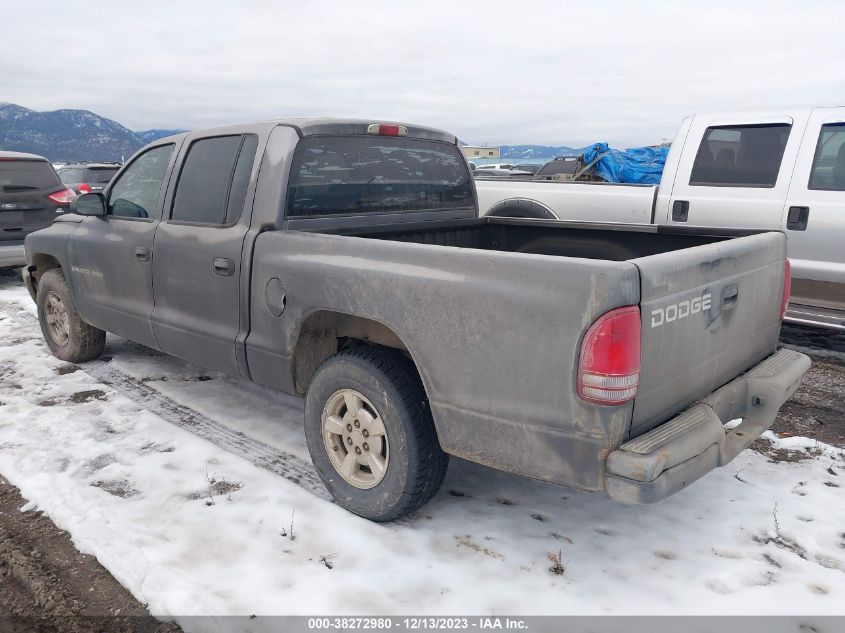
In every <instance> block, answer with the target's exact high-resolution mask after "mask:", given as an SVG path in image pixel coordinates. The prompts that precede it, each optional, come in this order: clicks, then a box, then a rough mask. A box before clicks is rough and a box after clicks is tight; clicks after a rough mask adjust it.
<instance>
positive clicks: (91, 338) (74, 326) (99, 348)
mask: <svg viewBox="0 0 845 633" xmlns="http://www.w3.org/2000/svg"><path fill="white" fill-rule="evenodd" d="M35 303H36V304H37V306H38V321H39V322H40V323H41V333H42V334H43V335H44V340H45V341H46V342H47V347H49V348H50V351H51V352H52V353H53V356H55V357H57V358H60V359H62V360H65V361H68V362H70V363H84V362H86V361H89V360H93V359H95V358H97V357H98V356H99V355H100V354H102V353H103V348H104V347H105V345H106V333H105V332H104V331H103V330H100V329H97V328H95V327H94V326H93V325H89V324H88V323H86V322H85V321H83V320H82V317H81V316H79V312H78V311H77V310H76V304H75V303H74V302H73V295H72V294H71V291H70V288H69V287H68V285H67V280H66V279H65V275H64V273H63V272H62V270H61V269H60V268H53V269H50V270H48V271H46V272H45V273H44V274H43V275H41V279H39V280H38V294H37V295H36V297H35Z"/></svg>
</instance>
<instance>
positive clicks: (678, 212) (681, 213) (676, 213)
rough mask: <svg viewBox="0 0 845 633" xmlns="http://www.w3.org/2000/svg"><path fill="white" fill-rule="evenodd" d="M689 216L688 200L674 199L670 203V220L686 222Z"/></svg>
mask: <svg viewBox="0 0 845 633" xmlns="http://www.w3.org/2000/svg"><path fill="white" fill-rule="evenodd" d="M687 218H689V200H675V202H674V204H672V221H673V222H686V221H687Z"/></svg>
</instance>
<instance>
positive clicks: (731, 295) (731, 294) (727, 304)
mask: <svg viewBox="0 0 845 633" xmlns="http://www.w3.org/2000/svg"><path fill="white" fill-rule="evenodd" d="M738 299H739V288H737V285H736V284H731V285H730V286H725V288H724V289H723V290H722V308H724V309H725V310H728V309H730V308H733V307H734V306H735V305H736V302H737V300H738Z"/></svg>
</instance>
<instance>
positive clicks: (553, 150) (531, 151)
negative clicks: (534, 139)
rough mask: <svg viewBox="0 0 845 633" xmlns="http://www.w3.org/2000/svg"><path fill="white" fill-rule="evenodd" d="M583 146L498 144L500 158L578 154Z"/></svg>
mask: <svg viewBox="0 0 845 633" xmlns="http://www.w3.org/2000/svg"><path fill="white" fill-rule="evenodd" d="M583 151H584V148H579V147H569V146H567V145H558V146H553V145H500V146H499V155H500V157H501V158H509V159H520V160H532V159H534V160H539V159H551V158H557V157H558V156H578V155H579V154H581V153H582V152H583Z"/></svg>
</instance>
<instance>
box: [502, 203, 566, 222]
mask: <svg viewBox="0 0 845 633" xmlns="http://www.w3.org/2000/svg"><path fill="white" fill-rule="evenodd" d="M487 215H488V216H492V217H499V218H535V219H541V220H559V219H560V218H559V217H558V216H557V215H556V214H555V212H554V211H552V210H551V209H550V208H549V207H548V205H545V204H543V203H542V202H538V201H537V200H531V199H530V198H508V199H507V200H502V201H501V202H497V203H496V204H494V205H493V206H492V207H490V210H489V211H488V212H487Z"/></svg>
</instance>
